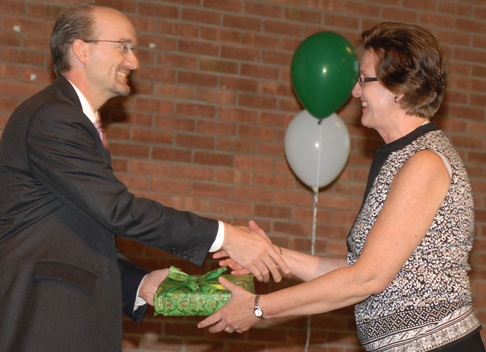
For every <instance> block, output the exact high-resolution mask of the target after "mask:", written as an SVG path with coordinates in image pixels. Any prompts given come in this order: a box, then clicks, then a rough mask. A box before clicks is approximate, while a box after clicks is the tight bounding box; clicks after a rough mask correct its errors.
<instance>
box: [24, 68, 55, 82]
mask: <svg viewBox="0 0 486 352" xmlns="http://www.w3.org/2000/svg"><path fill="white" fill-rule="evenodd" d="M20 77H21V80H22V81H28V82H30V81H31V82H37V83H45V84H50V83H52V82H54V80H55V79H56V75H55V73H54V71H52V70H45V69H37V68H30V67H22V69H21V71H20ZM34 77H35V78H34Z"/></svg>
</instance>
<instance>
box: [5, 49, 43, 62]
mask: <svg viewBox="0 0 486 352" xmlns="http://www.w3.org/2000/svg"><path fill="white" fill-rule="evenodd" d="M45 57H46V55H45V54H42V53H38V52H33V51H30V50H29V51H27V50H19V49H11V48H3V49H2V52H1V59H2V60H4V61H7V62H14V63H16V64H25V65H35V66H42V65H43V64H44V61H45Z"/></svg>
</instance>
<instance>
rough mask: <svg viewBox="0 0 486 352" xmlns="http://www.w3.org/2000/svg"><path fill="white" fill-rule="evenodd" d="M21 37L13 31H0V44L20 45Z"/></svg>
mask: <svg viewBox="0 0 486 352" xmlns="http://www.w3.org/2000/svg"><path fill="white" fill-rule="evenodd" d="M21 43H22V37H21V36H20V34H18V33H15V32H6V31H0V45H1V46H20V45H21Z"/></svg>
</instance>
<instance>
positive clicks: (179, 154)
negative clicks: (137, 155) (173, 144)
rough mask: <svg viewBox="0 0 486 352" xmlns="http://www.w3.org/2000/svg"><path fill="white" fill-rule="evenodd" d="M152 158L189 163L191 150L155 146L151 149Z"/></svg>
mask: <svg viewBox="0 0 486 352" xmlns="http://www.w3.org/2000/svg"><path fill="white" fill-rule="evenodd" d="M152 158H154V159H157V160H165V161H177V162H185V163H189V162H190V161H191V158H192V152H191V151H188V150H180V149H174V148H157V147H155V148H154V149H153V150H152Z"/></svg>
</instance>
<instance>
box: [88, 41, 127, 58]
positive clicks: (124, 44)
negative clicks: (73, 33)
mask: <svg viewBox="0 0 486 352" xmlns="http://www.w3.org/2000/svg"><path fill="white" fill-rule="evenodd" d="M82 40H83V42H85V43H100V42H101V43H117V44H120V50H121V51H122V53H124V54H125V55H128V54H129V53H130V51H131V52H133V53H134V52H135V48H133V47H132V44H130V43H129V42H127V41H126V40H104V39H92V40H84V39H82Z"/></svg>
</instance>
